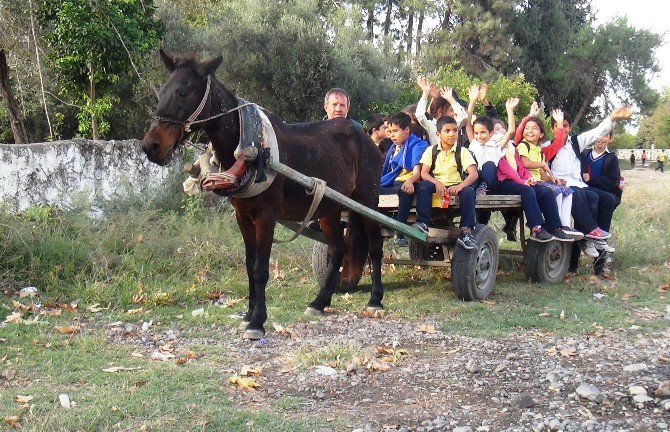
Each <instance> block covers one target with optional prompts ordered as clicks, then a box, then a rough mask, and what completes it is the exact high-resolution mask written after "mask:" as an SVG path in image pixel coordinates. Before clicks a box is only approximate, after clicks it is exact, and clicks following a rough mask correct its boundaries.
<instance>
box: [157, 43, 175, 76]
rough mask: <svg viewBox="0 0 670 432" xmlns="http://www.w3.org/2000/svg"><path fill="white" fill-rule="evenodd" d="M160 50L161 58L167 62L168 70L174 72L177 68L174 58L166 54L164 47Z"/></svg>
mask: <svg viewBox="0 0 670 432" xmlns="http://www.w3.org/2000/svg"><path fill="white" fill-rule="evenodd" d="M158 52H159V53H160V55H161V60H163V63H164V64H165V67H166V68H167V70H169V71H170V72H174V70H175V69H176V67H175V60H174V58H173V57H172V56H170V55H168V54H166V53H165V51H163V48H160V49H159V50H158Z"/></svg>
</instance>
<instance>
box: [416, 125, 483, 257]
mask: <svg viewBox="0 0 670 432" xmlns="http://www.w3.org/2000/svg"><path fill="white" fill-rule="evenodd" d="M436 127H437V132H436V134H437V136H438V138H439V140H440V144H439V146H438V147H429V148H428V149H426V150H425V151H424V153H423V156H422V157H421V178H422V181H421V182H420V183H419V184H418V185H417V187H416V216H417V217H416V218H417V222H416V223H415V224H414V225H413V226H414V227H415V228H417V229H420V230H421V231H423V232H425V233H428V224H430V219H431V215H432V201H433V193H437V195H438V196H445V195H457V196H458V201H459V204H460V215H461V235H460V236H459V237H458V244H460V245H461V246H462V247H463V248H465V249H468V250H470V249H475V248H476V247H477V244H476V243H475V239H474V236H473V235H472V230H473V229H474V227H475V225H476V222H475V189H474V188H473V187H472V184H473V183H474V182H475V181H477V163H476V162H475V160H474V158H473V157H472V154H471V153H470V152H469V151H468V150H467V149H465V148H462V147H460V146H459V145H457V143H456V141H457V139H458V125H457V123H456V120H455V119H454V118H453V117H450V116H442V117H440V119H439V120H438V121H437V122H436ZM457 152H458V154H457ZM457 158H458V161H457ZM459 161H460V164H459V163H458V162H459ZM459 165H460V167H459ZM459 168H460V169H461V172H459ZM466 173H467V177H466V178H465V179H463V176H464V174H466Z"/></svg>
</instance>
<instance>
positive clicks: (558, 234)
mask: <svg viewBox="0 0 670 432" xmlns="http://www.w3.org/2000/svg"><path fill="white" fill-rule="evenodd" d="M552 235H553V236H554V238H555V239H556V240H558V241H562V242H571V241H575V239H573V238H572V237H570V236H569V235H567V234H566V233H564V232H563V230H562V229H560V228H556V229H555V230H554V232H553V233H552Z"/></svg>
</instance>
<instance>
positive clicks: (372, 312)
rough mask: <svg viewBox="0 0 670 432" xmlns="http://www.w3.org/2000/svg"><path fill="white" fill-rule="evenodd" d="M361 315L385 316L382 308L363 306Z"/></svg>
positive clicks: (370, 316)
mask: <svg viewBox="0 0 670 432" xmlns="http://www.w3.org/2000/svg"><path fill="white" fill-rule="evenodd" d="M361 316H364V317H365V318H384V316H386V311H385V310H384V309H368V308H365V309H363V311H362V312H361Z"/></svg>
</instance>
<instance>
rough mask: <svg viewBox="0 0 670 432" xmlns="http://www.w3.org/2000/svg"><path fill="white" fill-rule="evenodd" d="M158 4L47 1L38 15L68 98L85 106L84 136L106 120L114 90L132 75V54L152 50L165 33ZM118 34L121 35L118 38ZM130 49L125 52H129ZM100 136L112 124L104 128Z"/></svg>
mask: <svg viewBox="0 0 670 432" xmlns="http://www.w3.org/2000/svg"><path fill="white" fill-rule="evenodd" d="M153 12H154V6H153V0H148V1H146V0H145V1H136V0H110V1H88V0H68V1H60V0H45V1H43V2H41V3H40V5H39V10H38V14H37V15H38V20H39V23H40V24H41V25H42V26H44V27H46V28H47V34H46V41H47V42H48V43H49V46H50V49H51V51H50V58H51V59H52V61H53V65H54V68H55V70H56V72H57V73H58V77H59V85H60V86H61V90H62V92H63V94H65V95H66V97H68V98H69V99H70V100H72V101H74V102H75V103H76V104H77V105H79V107H80V111H79V113H78V118H79V128H78V130H79V131H80V132H88V131H89V130H90V126H87V125H85V124H84V123H87V122H88V123H91V122H92V120H94V119H95V120H99V121H102V119H104V116H105V115H106V114H107V113H108V112H109V111H110V110H111V107H112V104H113V103H114V101H115V97H114V91H115V86H116V85H117V84H118V83H119V81H120V79H121V77H122V76H123V75H124V74H127V73H128V72H129V71H130V70H131V65H130V59H129V54H128V52H127V51H126V49H128V51H130V53H131V55H133V54H134V55H141V54H144V53H147V52H149V51H150V50H152V49H153V48H154V47H155V45H156V44H157V43H158V41H159V40H160V39H161V37H162V34H163V31H164V30H163V26H162V24H161V23H160V22H158V21H156V20H155V19H154V18H153ZM117 32H118V34H117ZM124 44H125V47H124ZM100 126H101V128H100V132H102V133H104V132H106V130H108V128H109V125H106V124H105V123H104V121H103V122H102V123H101V125H100Z"/></svg>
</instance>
